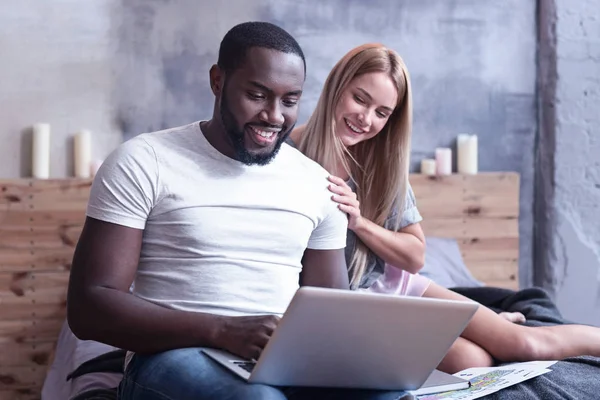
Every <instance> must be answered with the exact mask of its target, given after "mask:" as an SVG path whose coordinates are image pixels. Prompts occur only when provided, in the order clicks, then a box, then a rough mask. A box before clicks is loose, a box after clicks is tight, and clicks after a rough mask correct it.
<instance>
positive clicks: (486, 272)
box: [471, 263, 519, 282]
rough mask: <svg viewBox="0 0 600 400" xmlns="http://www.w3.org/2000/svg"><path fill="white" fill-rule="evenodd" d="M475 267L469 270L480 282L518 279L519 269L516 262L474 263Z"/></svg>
mask: <svg viewBox="0 0 600 400" xmlns="http://www.w3.org/2000/svg"><path fill="white" fill-rule="evenodd" d="M474 265H475V268H474V269H473V271H472V272H471V273H472V274H473V276H474V277H475V279H478V280H480V281H482V282H493V281H510V282H514V281H516V280H517V279H518V275H519V270H518V266H517V264H516V263H513V264H512V265H506V263H499V264H496V265H494V264H491V263H486V264H478V263H477V264H474Z"/></svg>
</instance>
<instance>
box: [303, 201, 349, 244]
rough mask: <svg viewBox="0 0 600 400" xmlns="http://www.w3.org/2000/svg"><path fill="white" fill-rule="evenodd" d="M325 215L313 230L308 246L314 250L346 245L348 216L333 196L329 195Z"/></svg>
mask: <svg viewBox="0 0 600 400" xmlns="http://www.w3.org/2000/svg"><path fill="white" fill-rule="evenodd" d="M327 200H328V203H327V206H326V213H325V217H324V218H323V219H322V220H321V221H320V223H319V225H318V226H317V227H316V228H315V229H314V230H313V232H312V234H311V235H310V239H308V245H307V247H308V248H309V249H314V250H334V249H343V248H345V247H346V234H347V232H348V216H347V215H346V213H345V212H343V211H342V210H340V209H339V208H338V207H337V203H335V202H334V201H333V200H331V198H329V197H327Z"/></svg>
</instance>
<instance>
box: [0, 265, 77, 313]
mask: <svg viewBox="0 0 600 400" xmlns="http://www.w3.org/2000/svg"><path fill="white" fill-rule="evenodd" d="M68 283H69V272H68V271H62V272H51V273H49V272H46V273H44V272H19V273H0V320H10V319H31V318H36V319H43V318H62V317H64V315H65V307H66V302H67V286H68Z"/></svg>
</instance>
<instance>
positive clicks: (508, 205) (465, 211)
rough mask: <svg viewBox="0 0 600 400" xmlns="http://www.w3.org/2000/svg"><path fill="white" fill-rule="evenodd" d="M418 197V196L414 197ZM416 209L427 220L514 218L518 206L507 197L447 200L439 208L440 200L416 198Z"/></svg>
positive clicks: (517, 211) (517, 212)
mask: <svg viewBox="0 0 600 400" xmlns="http://www.w3.org/2000/svg"><path fill="white" fill-rule="evenodd" d="M416 196H418V195H416ZM416 200H417V208H418V209H419V212H420V213H421V215H422V216H423V218H427V219H435V218H472V217H479V218H484V217H488V218H506V217H509V218H516V217H518V215H519V205H518V203H517V204H513V202H512V199H509V198H508V197H491V196H486V197H481V198H478V199H448V200H447V201H444V204H443V205H442V206H440V199H439V198H434V197H417V199H416Z"/></svg>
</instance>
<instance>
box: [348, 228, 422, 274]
mask: <svg viewBox="0 0 600 400" xmlns="http://www.w3.org/2000/svg"><path fill="white" fill-rule="evenodd" d="M353 231H354V233H356V236H358V237H359V238H360V240H362V241H363V243H364V244H365V245H366V246H367V247H368V248H369V249H371V251H372V252H373V253H375V254H377V255H378V256H379V257H381V258H382V259H383V260H384V261H385V262H386V263H388V264H390V265H393V266H395V267H398V268H402V269H404V270H406V271H408V272H410V273H412V274H416V273H417V272H419V271H420V270H421V268H423V264H425V235H424V234H423V230H422V229H421V225H420V224H419V223H416V224H412V225H409V226H407V227H405V228H403V229H401V230H400V231H398V232H394V231H391V230H389V229H386V228H383V227H381V226H379V225H377V224H376V223H374V222H372V221H369V220H368V219H366V218H365V217H360V218H359V221H358V222H357V224H356V226H355V228H354V229H353Z"/></svg>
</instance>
